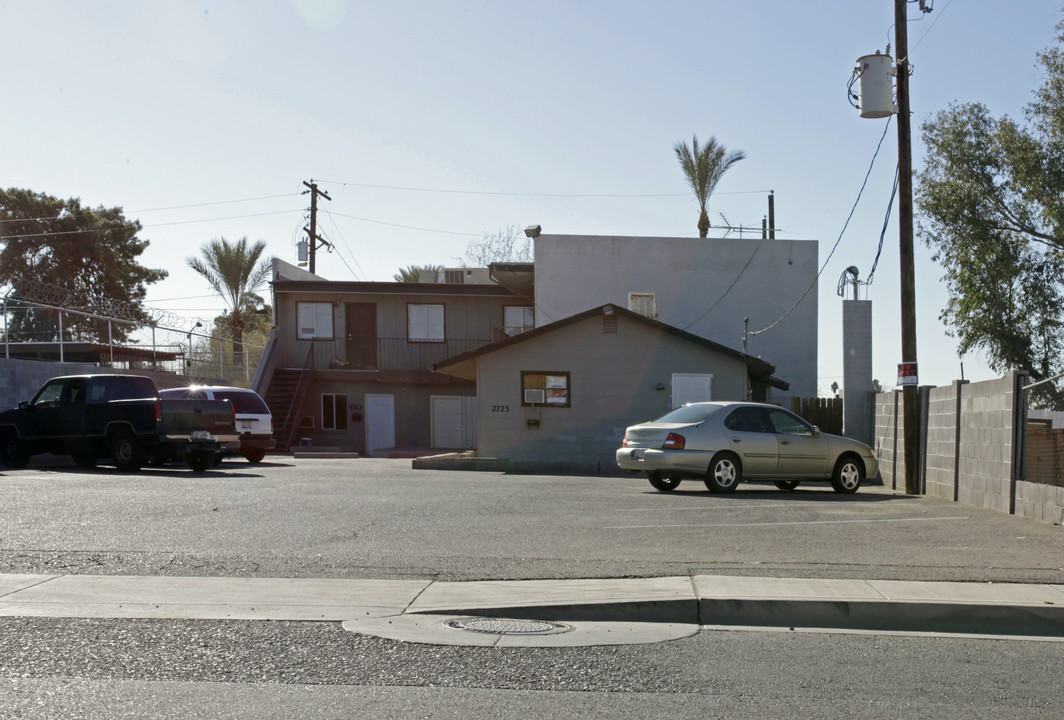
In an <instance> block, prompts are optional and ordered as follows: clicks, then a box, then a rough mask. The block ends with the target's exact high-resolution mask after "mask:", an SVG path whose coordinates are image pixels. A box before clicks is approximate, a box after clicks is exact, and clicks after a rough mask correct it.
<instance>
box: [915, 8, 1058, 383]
mask: <svg viewBox="0 0 1064 720" xmlns="http://www.w3.org/2000/svg"><path fill="white" fill-rule="evenodd" d="M1057 27H1058V32H1059V33H1060V34H1059V36H1058V45H1057V46H1056V47H1052V48H1049V49H1047V50H1046V51H1044V52H1042V53H1040V54H1039V55H1038V58H1039V60H1040V61H1041V63H1042V66H1043V67H1044V69H1045V72H1046V75H1045V81H1044V82H1043V84H1042V86H1041V87H1040V88H1039V89H1038V90H1037V91H1036V92H1035V98H1034V101H1033V102H1031V103H1030V104H1029V105H1028V106H1027V108H1026V110H1025V113H1024V114H1025V119H1026V122H1025V123H1020V122H1017V121H1015V120H1012V119H1011V118H1009V117H1007V116H1006V117H1003V118H1001V119H995V118H994V117H992V116H991V114H990V111H989V110H988V109H987V108H986V107H985V106H984V105H982V104H979V103H967V104H956V105H951V106H950V107H949V108H948V109H947V110H944V111H941V112H939V113H938V114H936V115H935V116H934V117H932V118H931V119H930V120H928V121H926V122H925V123H923V125H922V134H923V140H924V143H925V145H926V147H927V160H926V164H925V166H924V168H923V170H922V171H921V173H920V174H919V176H918V183H917V196H916V202H917V206H918V208H919V210H920V213H921V217H920V220H919V222H918V225H917V230H918V232H919V235H920V237H921V239H922V240H923V241H924V242H925V243H926V244H927V246H928V247H929V248H931V249H932V250H933V251H934V259H935V260H936V261H938V262H939V263H940V264H941V266H942V268H943V271H944V279H945V282H946V286H947V288H948V290H949V300H948V303H947V305H946V307H945V308H944V310H943V311H942V313H941V319H942V321H943V322H944V323H945V324H946V325H947V327H948V328H949V329H950V330H949V331H950V332H951V333H953V334H954V335H955V336H956V337H957V338H958V340H959V344H958V351H959V352H960V353H961V354H964V353H966V352H969V351H970V350H973V349H977V350H980V351H982V352H983V353H984V354H985V355H986V358H987V360H988V364H989V365H990V367H992V368H993V369H994V370H996V371H998V372H1005V371H1007V370H1010V369H1026V370H1028V371H1029V372H1030V373H1031V377H1032V378H1033V379H1035V380H1039V379H1045V378H1048V377H1051V376H1053V375H1056V374H1057V373H1059V372H1061V370H1062V367H1061V357H1062V351H1064V335H1062V332H1061V330H1062V323H1064V286H1062V278H1064V22H1062V23H1061V24H1060V25H1058V26H1057ZM1043 388H1046V391H1045V392H1044V393H1043V397H1044V398H1049V399H1052V400H1055V401H1059V400H1061V399H1062V397H1061V395H1060V393H1059V392H1057V391H1053V390H1051V389H1050V386H1049V385H1048V384H1047V385H1046V386H1043Z"/></svg>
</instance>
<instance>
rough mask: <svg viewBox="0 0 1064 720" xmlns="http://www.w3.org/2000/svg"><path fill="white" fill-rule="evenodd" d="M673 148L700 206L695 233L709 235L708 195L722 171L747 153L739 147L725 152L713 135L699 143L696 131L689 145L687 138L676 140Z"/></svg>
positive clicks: (743, 157) (701, 235)
mask: <svg viewBox="0 0 1064 720" xmlns="http://www.w3.org/2000/svg"><path fill="white" fill-rule="evenodd" d="M673 149H674V150H675V151H676V159H677V160H679V161H680V167H681V168H683V174H684V177H685V178H686V179H687V184H688V185H690V186H691V189H692V190H693V191H694V193H695V199H697V200H698V207H699V209H700V210H701V214H700V215H699V216H698V236H699V237H706V236H707V235H709V215H708V214H707V213H706V206H707V204H708V203H709V196H710V195H712V194H713V191H714V190H716V189H717V183H719V182H720V179H721V177H723V175H724V173H726V172H728V170H729V169H731V166H732V165H734V164H735V163H737V162H739V161H740V160H745V159H746V153H745V152H744V151H742V150H732V151H731V152H728V149H727V148H725V147H724V146H723V145H721V144H719V143H718V142H717V138H715V137H711V138H709V142H707V143H706V144H705V145H704V146H701V147H699V145H698V136H697V135H694V136H692V137H691V147H688V146H687V143H686V142H678V143H676V145H675V146H674V147H673Z"/></svg>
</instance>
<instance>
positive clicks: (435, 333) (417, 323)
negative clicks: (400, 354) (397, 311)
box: [406, 304, 444, 342]
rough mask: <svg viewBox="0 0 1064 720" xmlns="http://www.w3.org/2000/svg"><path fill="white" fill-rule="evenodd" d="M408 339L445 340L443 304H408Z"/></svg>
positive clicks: (420, 340)
mask: <svg viewBox="0 0 1064 720" xmlns="http://www.w3.org/2000/svg"><path fill="white" fill-rule="evenodd" d="M406 317H407V324H406V339H407V340H409V341H411V342H443V341H444V334H443V305H413V304H411V305H407V306H406Z"/></svg>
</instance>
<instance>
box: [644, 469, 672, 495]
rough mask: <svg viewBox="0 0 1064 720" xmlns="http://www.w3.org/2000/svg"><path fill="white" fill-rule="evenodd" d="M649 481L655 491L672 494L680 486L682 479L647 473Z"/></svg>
mask: <svg viewBox="0 0 1064 720" xmlns="http://www.w3.org/2000/svg"><path fill="white" fill-rule="evenodd" d="M647 479H648V480H650V484H651V485H653V486H654V489H655V490H660V491H661V492H672V491H673V490H675V489H676V488H677V486H679V484H680V478H678V477H676V476H673V475H670V476H669V477H665V476H664V475H662V474H661V473H659V472H650V473H647Z"/></svg>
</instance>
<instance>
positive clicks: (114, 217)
mask: <svg viewBox="0 0 1064 720" xmlns="http://www.w3.org/2000/svg"><path fill="white" fill-rule="evenodd" d="M140 230H141V225H140V223H139V222H137V221H135V220H127V219H126V218H125V216H124V215H123V214H122V209H121V208H118V207H114V208H105V207H103V206H100V207H96V208H88V207H83V206H82V204H81V201H80V200H79V199H78V198H70V199H68V200H61V199H59V198H56V197H52V196H51V195H46V194H44V193H36V192H33V191H30V190H24V189H19V188H11V189H8V190H4V189H0V284H6V285H8V286H10V288H11V293H10V295H9V299H10V300H16V301H17V300H19V299H21V300H25V301H29V302H36V303H40V304H44V305H52V306H56V307H63V308H70V309H76V310H80V311H82V312H86V313H92V314H96V315H103V316H107V317H120V318H123V319H126V320H132V321H135V322H147V320H148V313H147V311H146V310H145V309H144V306H143V301H144V297H145V295H146V294H147V286H148V285H150V284H152V283H156V282H159V281H160V280H162V279H163V278H165V277H166V276H167V272H166V270H160V269H152V268H147V267H144V266H143V265H141V264H140V263H139V262H138V261H137V258H139V257H140V256H141V254H143V252H144V250H145V249H146V248H147V247H148V241H147V240H142V239H140V238H138V237H137V233H139V232H140ZM62 327H63V338H64V339H65V340H88V341H98V342H106V341H107V340H108V337H109V333H110V338H111V339H113V340H115V341H119V342H120V341H124V340H126V339H127V338H128V336H129V334H130V333H131V332H133V330H134V329H135V328H134V326H133V325H127V324H125V323H111V326H110V328H108V323H107V321H106V320H101V319H98V318H92V317H86V316H83V315H75V314H67V313H64V314H63V322H62ZM8 330H9V332H10V333H11V335H12V337H19V336H21V337H30V336H32V337H33V338H34V339H36V340H43V341H46V342H50V341H57V340H58V339H59V315H58V311H56V310H51V309H46V308H40V307H33V306H31V307H29V308H28V309H27V310H26V312H19V313H15V314H12V315H11V317H10V318H9V322H8Z"/></svg>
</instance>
